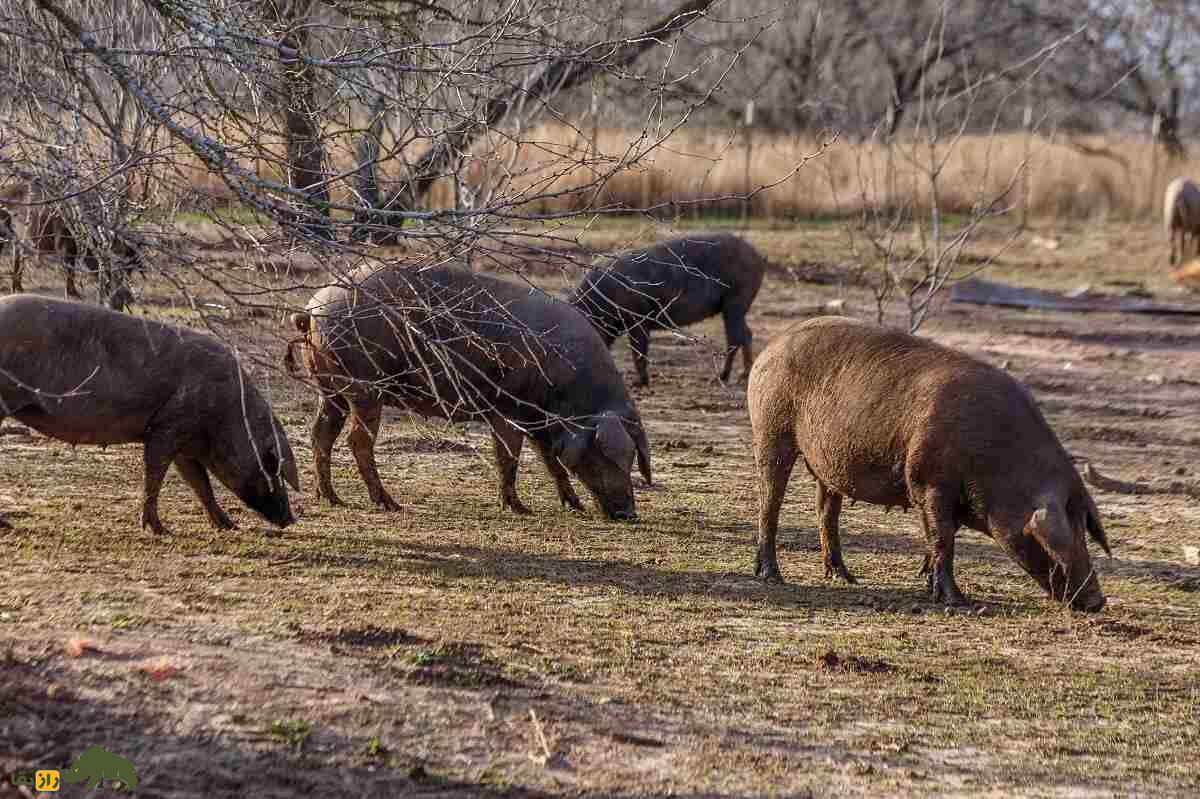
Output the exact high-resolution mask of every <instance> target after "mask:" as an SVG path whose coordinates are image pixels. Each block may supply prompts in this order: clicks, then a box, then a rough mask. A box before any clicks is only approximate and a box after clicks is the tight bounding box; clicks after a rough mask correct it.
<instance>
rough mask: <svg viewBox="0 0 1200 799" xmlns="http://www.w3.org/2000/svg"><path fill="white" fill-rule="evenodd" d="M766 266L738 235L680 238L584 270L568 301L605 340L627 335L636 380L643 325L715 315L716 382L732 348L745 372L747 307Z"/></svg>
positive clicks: (642, 379) (643, 351) (643, 375)
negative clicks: (722, 348) (721, 353)
mask: <svg viewBox="0 0 1200 799" xmlns="http://www.w3.org/2000/svg"><path fill="white" fill-rule="evenodd" d="M766 270H767V262H766V260H765V259H764V258H763V257H762V256H761V255H759V254H758V251H757V250H755V249H754V248H753V247H752V246H750V245H749V244H748V243H746V242H745V241H744V240H742V239H740V238H738V237H737V236H733V235H731V234H729V233H709V234H700V235H695V236H684V237H681V238H678V239H671V240H670V241H664V242H661V243H659V244H656V245H654V246H653V247H651V248H649V249H646V250H635V251H633V252H628V253H625V254H624V255H622V256H620V257H619V258H618V259H617V260H616V261H615V262H614V263H613V264H612V265H611V266H606V267H601V268H595V269H592V270H590V271H589V272H588V273H587V274H586V275H584V278H583V281H582V282H581V283H580V284H579V286H578V287H576V289H575V290H574V291H573V292H572V293H571V295H570V297H569V301H570V302H571V304H572V305H574V306H575V307H576V308H578V309H579V310H580V311H582V312H583V313H584V314H585V315H587V317H588V318H589V319H591V320H592V324H594V325H595V326H596V329H597V330H599V331H600V335H601V336H603V337H604V343H605V344H607V345H608V346H610V347H611V346H612V343H613V342H614V341H615V340H616V339H618V338H620V337H621V336H623V335H625V334H626V333H628V334H629V347H630V349H631V350H632V351H633V363H634V366H635V367H637V373H638V382H639V383H640V384H641V385H643V386H644V385H647V384H649V382H650V373H649V370H648V369H647V359H648V357H649V354H650V331H652V330H661V329H673V328H677V327H683V326H684V325H690V324H694V323H695V322H699V321H701V320H702V319H707V318H708V317H710V316H715V315H716V314H721V316H722V317H723V318H724V320H725V343H726V345H727V347H728V351H727V352H726V355H725V366H724V368H722V369H721V380H728V379H729V371H730V369H731V368H732V367H733V356H734V355H735V354H736V353H737V351H738V349H739V348H740V349H741V350H742V363H743V366H744V371H745V373H746V374H749V373H750V365H751V363H752V362H753V361H754V347H753V335H752V334H751V333H750V328H749V327H748V326H747V325H746V312H747V311H749V310H750V304H751V303H752V302H754V297H755V296H756V295H757V294H758V289H759V287H760V286H762V281H763V275H764V274H765V273H766Z"/></svg>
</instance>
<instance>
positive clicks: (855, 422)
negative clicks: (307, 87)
mask: <svg viewBox="0 0 1200 799" xmlns="http://www.w3.org/2000/svg"><path fill="white" fill-rule="evenodd" d="M748 402H749V405H750V420H751V423H752V425H753V428H754V457H755V461H756V463H757V466H758V485H759V502H760V515H759V534H758V557H757V561H756V564H755V571H756V573H757V575H758V576H759V577H761V578H763V579H766V580H770V581H776V582H782V577H781V576H780V574H779V564H778V561H777V560H776V558H775V531H776V528H777V526H778V522H779V509H780V505H781V504H782V502H783V494H784V490H785V488H786V487H787V482H788V478H789V476H790V475H791V471H792V466H793V465H794V464H795V462H796V459H797V458H799V459H800V460H801V461H802V462H803V463H804V465H805V467H806V468H807V469H808V471H809V472H810V473H811V474H812V475H813V477H814V478H815V479H816V481H817V515H818V518H819V522H820V534H821V550H822V552H823V554H824V557H825V570H826V574H828V575H830V576H832V575H835V574H836V575H839V576H841V577H843V578H845V579H847V580H849V581H851V582H853V579H852V578H851V577H850V573H849V572H848V571H847V570H846V566H845V564H844V563H843V562H842V554H841V542H840V540H839V537H838V514H839V512H840V511H841V507H842V497H849V498H850V499H851V500H862V501H863V502H870V503H873V504H877V505H886V506H901V507H904V508H906V509H907V508H909V507H915V508H917V509H918V511H919V512H920V515H921V522H922V524H923V525H924V529H925V536H926V538H927V540H928V543H929V554H928V555H927V556H926V562H925V569H924V570H923V573H928V575H929V589H930V592H931V594H932V596H933V597H934V599H935V600H942V601H944V602H946V603H947V604H953V605H957V604H963V603H965V602H966V599H965V598H964V597H963V595H962V592H961V591H959V588H958V585H957V584H956V583H955V580H954V537H955V533H956V531H957V530H958V528H959V527H960V526H963V525H965V526H967V527H970V528H971V529H973V530H979V531H981V532H984V533H987V534H988V535H990V536H991V537H992V538H994V539H995V540H996V542H997V543H998V544H999V545H1000V546H1001V547H1002V548H1003V549H1004V550H1005V552H1007V553H1008V554H1009V555H1010V556H1011V557H1012V558H1013V559H1014V560H1015V561H1016V562H1017V563H1019V564H1020V565H1021V567H1022V568H1024V569H1025V571H1027V572H1029V574H1030V575H1031V576H1032V577H1033V578H1034V579H1035V580H1037V582H1038V583H1039V584H1040V585H1041V586H1042V588H1044V589H1045V590H1046V591H1047V592H1048V593H1049V594H1050V595H1051V596H1052V597H1054V598H1056V599H1060V600H1065V601H1070V603H1071V604H1072V605H1073V606H1074V607H1075V608H1077V609H1080V610H1086V611H1098V610H1100V609H1101V608H1103V607H1104V603H1105V599H1104V594H1103V592H1102V591H1101V590H1100V582H1099V580H1098V579H1097V577H1096V574H1095V572H1094V571H1093V569H1092V562H1091V559H1090V557H1089V556H1088V548H1087V540H1086V535H1090V536H1091V537H1092V538H1093V539H1094V540H1095V541H1096V542H1097V543H1098V544H1099V545H1100V546H1101V547H1102V548H1103V549H1104V551H1105V552H1108V551H1109V550H1108V542H1107V540H1106V538H1105V535H1104V528H1103V527H1102V526H1101V524H1100V515H1099V513H1098V512H1097V510H1096V505H1095V503H1094V502H1093V501H1092V498H1091V495H1089V494H1088V491H1087V489H1086V488H1085V487H1084V485H1083V481H1082V480H1081V479H1080V476H1079V472H1078V471H1076V469H1075V467H1074V466H1073V465H1072V464H1071V460H1070V458H1069V457H1068V456H1067V453H1066V451H1064V450H1063V448H1062V445H1061V444H1059V442H1058V439H1057V438H1056V437H1055V435H1054V432H1053V431H1052V430H1051V429H1050V426H1049V425H1048V424H1047V423H1046V419H1045V418H1044V417H1043V416H1042V414H1041V412H1040V411H1039V410H1038V407H1037V405H1036V404H1035V402H1034V399H1033V396H1032V395H1031V394H1030V393H1029V390H1028V389H1026V388H1025V387H1024V386H1023V385H1021V384H1020V383H1019V382H1017V381H1016V380H1015V379H1013V378H1012V377H1011V376H1010V375H1008V374H1007V373H1006V372H1003V371H1001V370H999V369H996V368H995V367H992V366H989V365H988V364H986V363H983V362H982V361H978V360H976V359H974V358H971V357H969V356H967V355H964V354H962V353H960V352H957V351H955V350H952V349H948V348H946V347H942V346H939V345H937V344H934V343H933V342H930V341H928V340H926V339H922V338H917V337H915V336H911V335H908V334H907V333H901V332H899V331H896V330H891V329H888V328H885V327H879V326H876V325H870V324H865V323H862V322H858V321H855V320H853V319H847V318H845V317H837V316H826V317H820V318H817V319H810V320H808V321H806V322H802V323H800V324H796V325H793V326H791V327H790V328H788V329H787V330H786V331H785V332H784V333H783V334H782V335H780V336H779V337H778V338H776V339H775V340H773V341H772V342H771V343H770V345H769V346H768V347H767V348H766V349H765V350H763V352H762V354H761V355H760V356H759V358H758V360H757V361H756V362H755V364H754V369H753V370H752V372H751V374H750V385H749V389H748ZM1085 531H1086V532H1085Z"/></svg>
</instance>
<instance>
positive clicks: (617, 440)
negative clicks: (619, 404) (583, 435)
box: [596, 415, 634, 470]
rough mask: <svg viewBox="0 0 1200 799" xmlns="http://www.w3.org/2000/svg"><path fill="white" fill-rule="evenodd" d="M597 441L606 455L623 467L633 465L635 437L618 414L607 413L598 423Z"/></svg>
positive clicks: (626, 467)
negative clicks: (632, 436) (627, 430)
mask: <svg viewBox="0 0 1200 799" xmlns="http://www.w3.org/2000/svg"><path fill="white" fill-rule="evenodd" d="M596 443H597V444H598V445H599V446H600V451H601V452H603V453H604V457H606V458H608V459H609V460H610V461H612V462H613V463H615V464H617V465H618V466H620V467H621V468H622V469H626V470H627V469H628V468H629V467H630V466H633V453H634V445H633V439H632V438H631V437H630V436H629V433H628V432H626V430H625V425H623V424H621V420H620V419H618V418H617V417H616V416H611V415H605V416H604V417H602V418H601V419H600V422H599V424H597V425H596Z"/></svg>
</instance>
